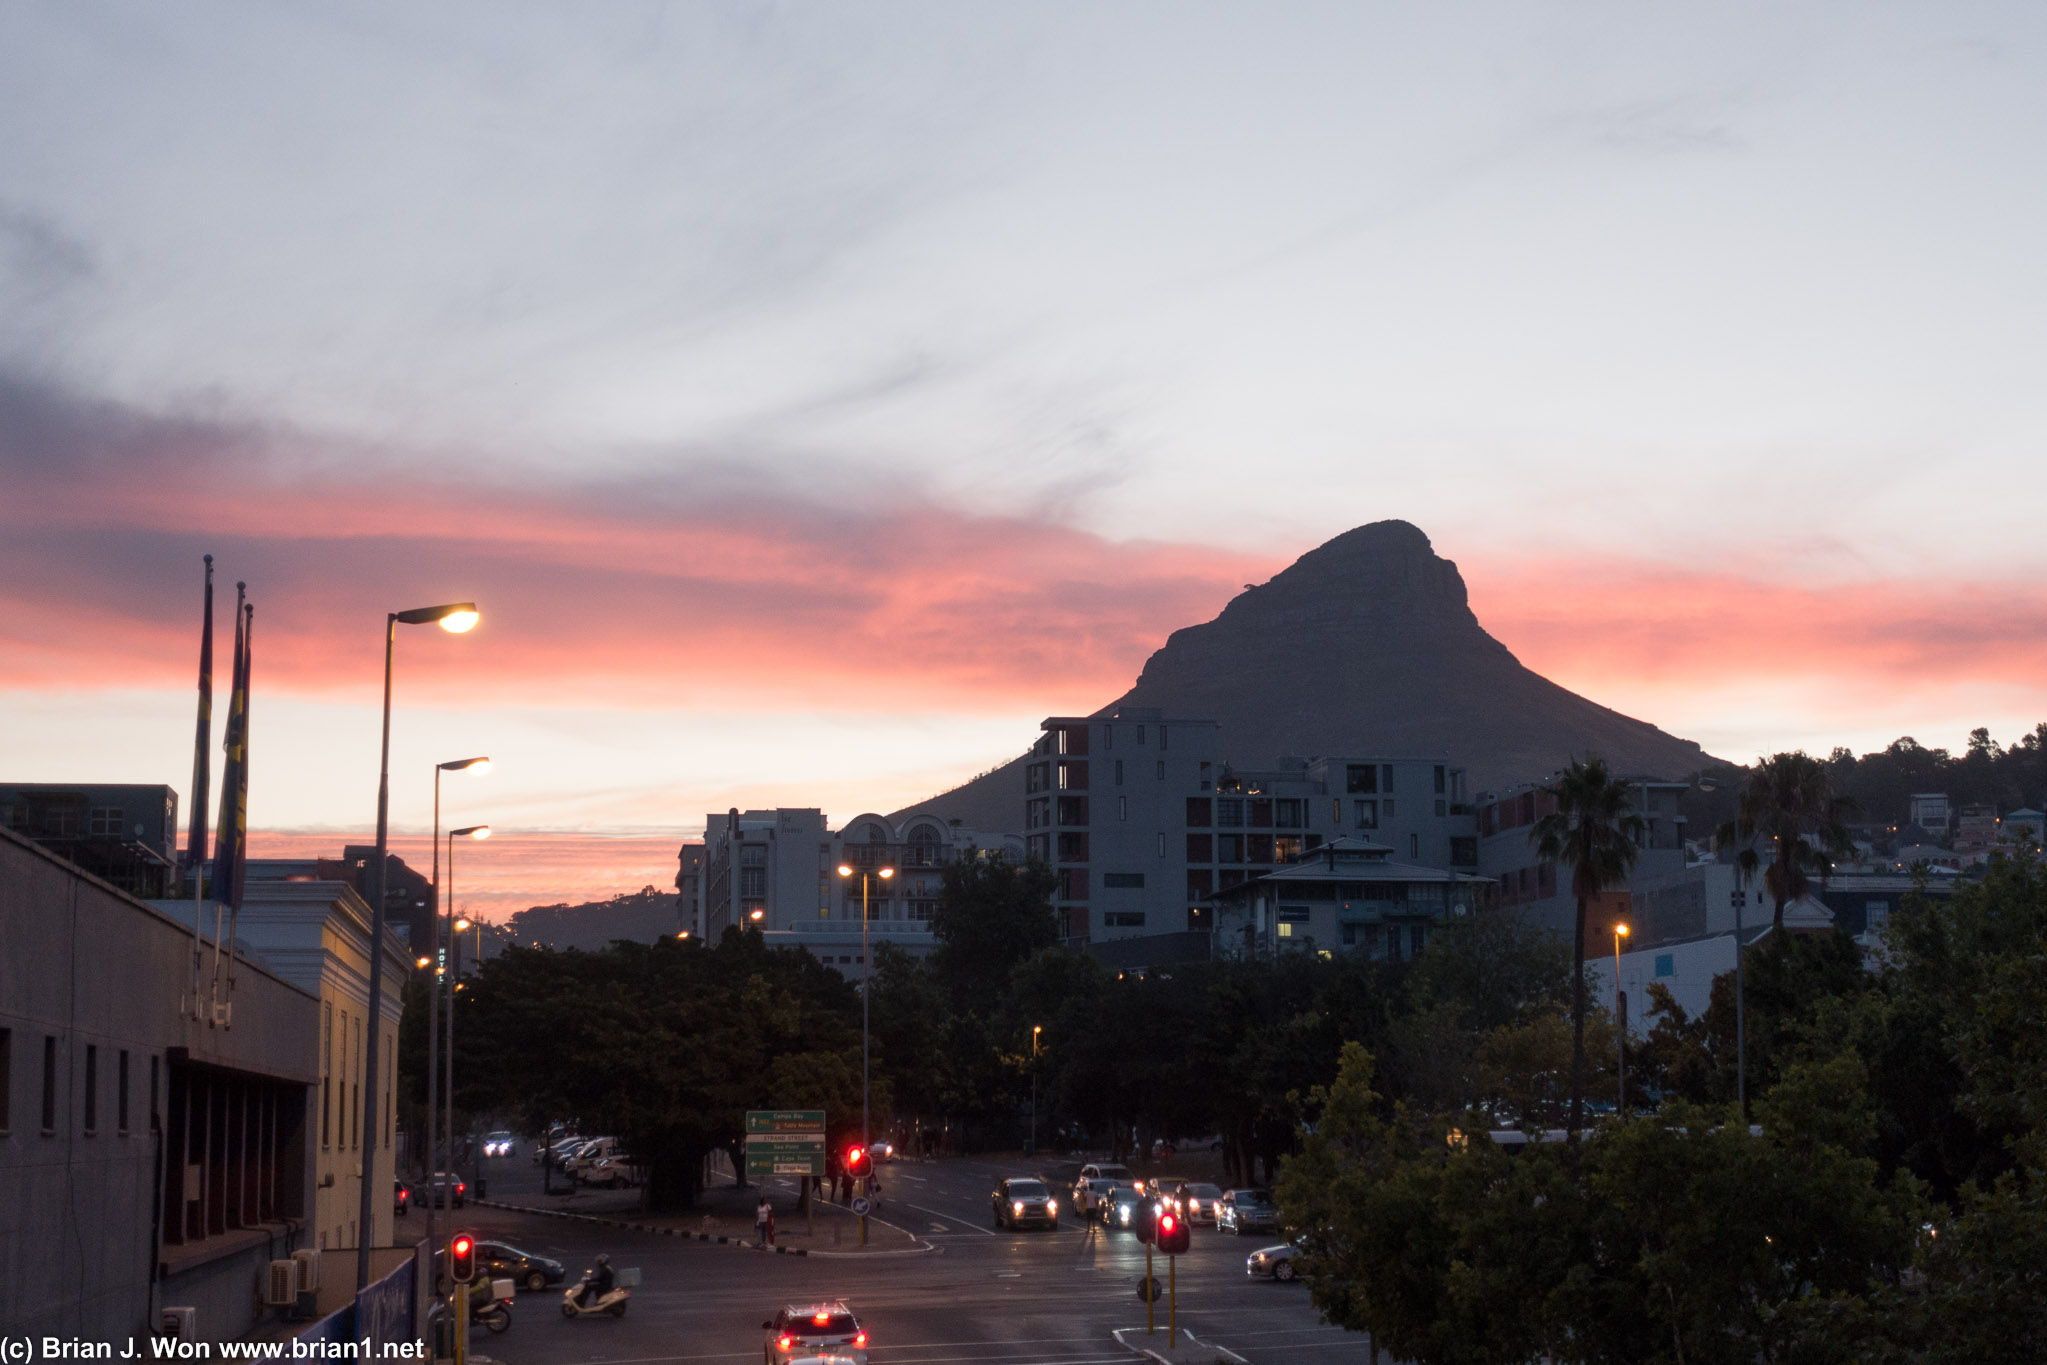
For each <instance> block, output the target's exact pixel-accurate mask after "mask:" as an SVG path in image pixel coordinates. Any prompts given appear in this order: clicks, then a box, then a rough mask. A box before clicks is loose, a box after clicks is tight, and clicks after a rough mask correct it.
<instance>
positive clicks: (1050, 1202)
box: [988, 1176, 1059, 1229]
mask: <svg viewBox="0 0 2047 1365" xmlns="http://www.w3.org/2000/svg"><path fill="white" fill-rule="evenodd" d="M988 1204H989V1208H990V1210H991V1211H992V1212H993V1214H994V1216H995V1226H996V1227H998V1228H1020V1227H1025V1226H1027V1225H1030V1224H1033V1223H1035V1224H1036V1225H1037V1226H1039V1227H1044V1228H1055V1229H1056V1228H1057V1227H1058V1226H1059V1201H1058V1200H1057V1199H1054V1198H1053V1197H1052V1191H1050V1190H1048V1189H1046V1188H1045V1182H1044V1181H1042V1180H1032V1179H1029V1178H1028V1177H1024V1176H1013V1177H1011V1178H1009V1179H1007V1180H1004V1181H1002V1182H1001V1183H999V1184H998V1185H996V1187H995V1192H994V1193H993V1194H991V1195H989V1196H988Z"/></svg>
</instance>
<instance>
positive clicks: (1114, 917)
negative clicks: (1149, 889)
mask: <svg viewBox="0 0 2047 1365" xmlns="http://www.w3.org/2000/svg"><path fill="white" fill-rule="evenodd" d="M1102 923H1103V924H1104V925H1106V926H1108V927H1109V928H1111V929H1142V928H1143V927H1144V911H1142V910H1111V911H1110V912H1109V913H1108V914H1106V915H1103V916H1102Z"/></svg>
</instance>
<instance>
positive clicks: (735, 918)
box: [700, 807, 1023, 973]
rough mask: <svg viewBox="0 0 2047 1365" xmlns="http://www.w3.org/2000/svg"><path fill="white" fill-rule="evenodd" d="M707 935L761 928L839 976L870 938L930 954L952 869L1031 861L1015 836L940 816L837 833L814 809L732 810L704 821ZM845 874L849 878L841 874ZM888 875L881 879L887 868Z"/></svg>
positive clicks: (878, 822) (860, 822)
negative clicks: (1002, 857) (989, 860)
mask: <svg viewBox="0 0 2047 1365" xmlns="http://www.w3.org/2000/svg"><path fill="white" fill-rule="evenodd" d="M704 826H705V828H704V843H703V855H702V859H703V861H702V873H701V885H702V887H703V891H702V908H701V912H700V917H701V923H702V926H703V929H702V932H703V933H704V934H705V936H706V937H708V938H712V939H715V938H716V937H717V936H718V935H719V934H721V933H723V932H724V931H725V929H726V928H727V927H728V926H734V925H736V926H738V927H740V928H757V929H759V930H760V931H761V933H762V934H763V935H764V936H765V937H766V938H767V940H768V942H770V943H774V944H779V945H781V946H785V947H800V948H804V949H806V950H808V951H809V952H812V953H814V954H816V955H817V956H818V957H819V958H820V959H822V960H823V961H825V962H827V963H829V964H831V965H832V966H834V967H838V968H840V969H841V970H844V971H847V972H849V973H850V972H852V971H853V969H855V968H857V967H861V966H864V965H865V961H864V957H865V954H864V951H863V949H862V948H861V921H862V913H863V906H862V896H863V894H864V895H865V898H866V901H865V907H864V909H865V917H866V925H867V938H868V941H869V942H870V943H872V942H878V941H881V940H888V941H890V942H893V943H895V944H897V945H898V946H900V947H902V948H904V949H906V950H908V951H909V952H912V953H914V954H917V955H918V956H922V955H923V954H925V953H927V952H929V951H930V947H931V916H932V912H933V911H934V910H936V908H937V905H938V892H939V887H940V884H941V881H942V878H943V875H944V869H945V866H946V864H947V863H950V862H954V861H957V860H960V859H964V858H973V857H982V856H990V855H993V854H996V853H1002V854H1006V855H1007V856H1009V857H1010V858H1012V859H1015V860H1019V861H1020V860H1021V859H1022V857H1023V841H1022V840H1021V839H1020V838H1019V837H1017V836H1015V835H999V834H998V835H986V834H980V833H977V832H975V831H973V830H966V829H962V828H960V827H959V826H957V825H954V824H952V823H950V822H948V821H946V820H943V819H940V818H939V817H938V816H935V815H931V814H928V813H918V814H913V815H910V816H908V817H906V818H905V819H903V820H902V821H901V822H900V823H897V822H892V821H890V820H889V819H888V817H886V816H883V815H876V814H872V813H869V814H865V815H858V816H855V817H854V818H853V819H851V820H849V821H847V822H846V825H845V828H844V829H843V830H842V831H840V832H837V833H834V832H833V831H832V829H831V828H830V826H829V825H828V824H827V823H826V821H825V817H824V812H823V811H821V810H818V809H816V808H814V807H802V808H787V807H784V808H780V809H776V810H752V811H744V812H742V811H738V810H731V811H727V812H726V813H725V814H724V815H713V816H708V817H706V818H705V821H704ZM841 867H844V868H847V869H848V870H849V872H850V875H841V873H840V871H839V869H840V868H841ZM884 869H886V870H887V871H888V874H889V875H887V876H883V875H881V874H882V872H883V870H884Z"/></svg>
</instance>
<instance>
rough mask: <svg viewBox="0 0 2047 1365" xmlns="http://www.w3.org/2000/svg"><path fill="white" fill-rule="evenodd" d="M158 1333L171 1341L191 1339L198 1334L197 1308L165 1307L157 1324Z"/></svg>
mask: <svg viewBox="0 0 2047 1365" xmlns="http://www.w3.org/2000/svg"><path fill="white" fill-rule="evenodd" d="M157 1330H158V1334H159V1335H161V1336H165V1337H169V1338H170V1339H171V1340H172V1341H193V1340H196V1339H197V1337H198V1336H199V1310H198V1309H196V1308H166V1309H164V1310H163V1317H162V1319H161V1320H159V1322H158V1324H157Z"/></svg>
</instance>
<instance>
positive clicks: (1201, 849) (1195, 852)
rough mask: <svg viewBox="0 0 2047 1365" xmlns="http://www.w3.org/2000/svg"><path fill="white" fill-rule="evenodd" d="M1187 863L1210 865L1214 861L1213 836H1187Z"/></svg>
mask: <svg viewBox="0 0 2047 1365" xmlns="http://www.w3.org/2000/svg"><path fill="white" fill-rule="evenodd" d="M1187 861H1188V862H1190V863H1212V862H1214V861H1215V836H1214V835H1210V834H1190V835H1188V836H1187Z"/></svg>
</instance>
